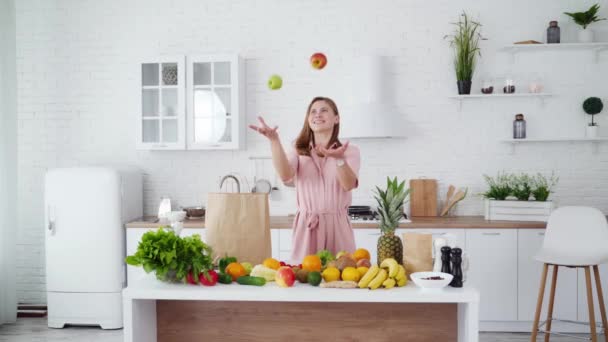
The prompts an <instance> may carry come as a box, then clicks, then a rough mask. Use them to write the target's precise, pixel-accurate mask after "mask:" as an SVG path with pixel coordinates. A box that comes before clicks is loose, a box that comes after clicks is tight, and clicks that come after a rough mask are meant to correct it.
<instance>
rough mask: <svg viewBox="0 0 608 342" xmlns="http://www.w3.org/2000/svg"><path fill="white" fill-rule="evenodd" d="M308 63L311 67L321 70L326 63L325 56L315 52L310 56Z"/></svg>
mask: <svg viewBox="0 0 608 342" xmlns="http://www.w3.org/2000/svg"><path fill="white" fill-rule="evenodd" d="M310 65H312V67H313V68H315V69H318V70H321V69H323V68H325V66H326V65H327V57H325V55H324V54H322V53H320V52H317V53H315V54H313V55H312V56H310Z"/></svg>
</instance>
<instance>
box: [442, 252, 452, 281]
mask: <svg viewBox="0 0 608 342" xmlns="http://www.w3.org/2000/svg"><path fill="white" fill-rule="evenodd" d="M451 251H452V248H451V247H450V246H444V247H441V261H442V262H443V263H442V265H441V272H443V273H450V274H451V273H452V271H451V268H450V252H451Z"/></svg>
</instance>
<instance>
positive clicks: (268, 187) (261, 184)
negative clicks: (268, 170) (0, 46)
mask: <svg viewBox="0 0 608 342" xmlns="http://www.w3.org/2000/svg"><path fill="white" fill-rule="evenodd" d="M272 190H273V188H272V184H270V181H269V180H267V179H264V178H260V179H258V180H256V181H255V183H254V185H253V189H251V192H262V193H267V194H269V193H270V192H271V191H272Z"/></svg>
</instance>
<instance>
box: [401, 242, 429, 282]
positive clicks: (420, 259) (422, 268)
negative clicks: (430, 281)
mask: <svg viewBox="0 0 608 342" xmlns="http://www.w3.org/2000/svg"><path fill="white" fill-rule="evenodd" d="M403 262H404V266H405V271H406V272H407V274H408V277H409V275H410V274H412V273H414V272H430V271H432V270H433V235H431V234H421V233H404V234H403Z"/></svg>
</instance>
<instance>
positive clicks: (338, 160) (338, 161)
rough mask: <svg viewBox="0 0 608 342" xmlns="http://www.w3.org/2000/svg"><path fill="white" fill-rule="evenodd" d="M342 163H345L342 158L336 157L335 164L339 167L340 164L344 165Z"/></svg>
mask: <svg viewBox="0 0 608 342" xmlns="http://www.w3.org/2000/svg"><path fill="white" fill-rule="evenodd" d="M344 164H345V162H344V159H336V165H337V166H338V167H340V166H342V165H344Z"/></svg>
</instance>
